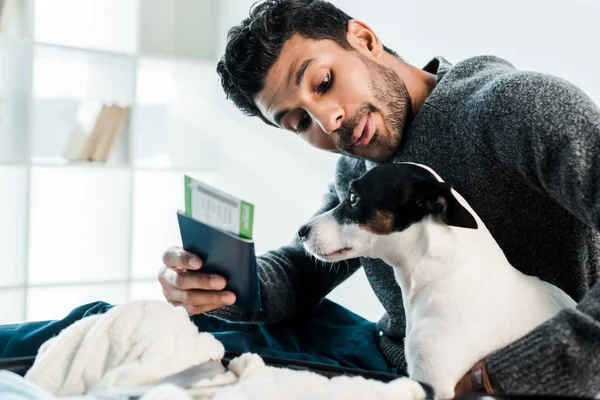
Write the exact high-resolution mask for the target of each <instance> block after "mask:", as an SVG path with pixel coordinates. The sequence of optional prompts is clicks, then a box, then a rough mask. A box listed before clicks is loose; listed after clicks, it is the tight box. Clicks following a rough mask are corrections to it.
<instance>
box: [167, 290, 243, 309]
mask: <svg viewBox="0 0 600 400" xmlns="http://www.w3.org/2000/svg"><path fill="white" fill-rule="evenodd" d="M165 297H167V298H168V300H169V301H171V302H179V303H183V304H185V305H189V306H193V307H203V306H213V309H214V308H219V307H223V306H228V305H231V304H233V303H234V302H235V295H234V294H233V293H231V292H228V291H216V292H212V291H207V290H181V289H176V288H173V289H171V290H170V291H169V293H167V294H166V295H165Z"/></svg>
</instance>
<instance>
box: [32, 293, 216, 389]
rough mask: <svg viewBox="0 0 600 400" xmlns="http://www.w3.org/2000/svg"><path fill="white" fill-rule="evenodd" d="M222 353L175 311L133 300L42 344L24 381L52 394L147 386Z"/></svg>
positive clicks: (213, 341)
mask: <svg viewBox="0 0 600 400" xmlns="http://www.w3.org/2000/svg"><path fill="white" fill-rule="evenodd" d="M224 352H225V349H224V348H223V345H222V344H221V342H219V341H218V340H216V339H215V338H214V336H212V335H211V334H209V333H199V332H198V328H197V327H196V326H195V325H194V324H193V323H192V322H191V321H190V319H189V316H188V314H187V312H186V311H185V310H184V309H183V308H181V307H173V306H171V305H170V304H168V303H166V302H161V301H156V300H139V301H134V302H130V303H126V304H123V305H119V306H116V307H113V308H111V309H110V310H109V311H107V312H106V313H105V314H100V315H92V316H89V317H86V318H84V319H82V320H80V321H77V322H76V323H74V324H73V325H71V326H69V327H67V328H66V329H64V330H63V331H62V332H61V333H60V334H59V335H57V336H55V337H53V338H52V339H50V340H48V341H46V342H45V343H44V344H43V345H42V346H41V347H40V349H39V351H38V354H37V356H36V359H35V362H34V364H33V366H32V367H31V369H30V370H29V371H28V372H27V374H26V375H25V378H26V379H27V380H29V381H31V382H32V383H35V384H37V385H39V386H40V387H42V388H43V389H45V390H46V391H48V392H50V393H52V394H54V395H57V396H73V395H80V394H84V393H87V392H89V391H91V390H92V389H94V391H103V390H106V389H108V388H111V387H133V386H139V385H146V384H150V383H152V382H154V381H156V380H158V379H161V378H164V377H166V376H168V375H171V374H174V373H176V372H179V371H181V370H183V369H185V368H188V367H191V366H193V365H196V364H200V363H202V362H204V361H207V360H220V359H221V358H222V357H223V354H224Z"/></svg>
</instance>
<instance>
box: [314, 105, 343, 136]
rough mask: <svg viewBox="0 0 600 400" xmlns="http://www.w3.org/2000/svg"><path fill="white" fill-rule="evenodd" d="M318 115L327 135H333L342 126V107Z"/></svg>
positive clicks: (320, 112)
mask: <svg viewBox="0 0 600 400" xmlns="http://www.w3.org/2000/svg"><path fill="white" fill-rule="evenodd" d="M316 114H317V120H318V123H319V125H320V126H321V129H323V131H324V132H325V133H328V134H332V133H333V132H335V131H336V130H338V129H340V127H341V126H342V121H343V120H344V110H343V109H342V108H341V107H332V108H329V109H327V110H323V111H319V112H317V113H316Z"/></svg>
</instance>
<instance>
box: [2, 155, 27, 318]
mask: <svg viewBox="0 0 600 400" xmlns="http://www.w3.org/2000/svg"><path fill="white" fill-rule="evenodd" d="M0 184H1V186H0V221H2V223H1V224H0V226H1V227H2V229H0V276H1V277H2V279H0V288H1V287H3V286H13V285H19V284H22V283H23V282H24V280H25V271H26V258H25V254H26V250H27V246H26V243H27V223H26V221H27V201H28V200H27V194H28V186H29V182H28V179H27V169H26V168H24V167H20V166H17V165H9V166H5V167H2V168H0ZM2 290H3V289H2ZM0 291H1V290H0ZM0 304H3V303H2V302H0ZM0 308H2V307H0Z"/></svg>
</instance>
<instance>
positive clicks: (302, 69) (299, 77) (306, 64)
mask: <svg viewBox="0 0 600 400" xmlns="http://www.w3.org/2000/svg"><path fill="white" fill-rule="evenodd" d="M313 61H315V59H314V58H309V59H307V60H304V61H303V62H302V64H300V68H298V72H296V86H300V84H301V83H302V79H304V73H305V72H306V70H307V68H308V67H309V66H310V64H311V63H312V62H313ZM289 111H290V110H289V109H285V110H281V111H279V112H277V114H275V117H273V119H274V120H275V123H276V124H277V125H279V126H281V120H282V119H283V117H284V116H285V114H287V113H288V112H289Z"/></svg>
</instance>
